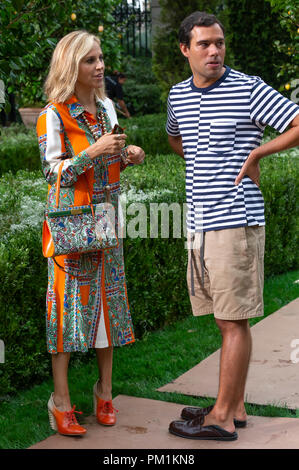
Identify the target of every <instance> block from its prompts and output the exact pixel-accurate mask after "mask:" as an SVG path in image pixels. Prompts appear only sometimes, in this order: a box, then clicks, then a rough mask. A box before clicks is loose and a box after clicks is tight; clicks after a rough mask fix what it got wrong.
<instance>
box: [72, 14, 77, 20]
mask: <svg viewBox="0 0 299 470" xmlns="http://www.w3.org/2000/svg"><path fill="white" fill-rule="evenodd" d="M76 18H77V15H76V13H72V14H71V20H72V21H75V19H76Z"/></svg>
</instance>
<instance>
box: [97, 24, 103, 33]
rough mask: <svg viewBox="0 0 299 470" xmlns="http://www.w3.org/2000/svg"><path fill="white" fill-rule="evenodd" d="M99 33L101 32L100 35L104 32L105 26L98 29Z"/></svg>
mask: <svg viewBox="0 0 299 470" xmlns="http://www.w3.org/2000/svg"><path fill="white" fill-rule="evenodd" d="M98 31H99V33H102V32H103V31H104V26H103V25H100V26H99V27H98Z"/></svg>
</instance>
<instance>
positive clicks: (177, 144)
mask: <svg viewBox="0 0 299 470" xmlns="http://www.w3.org/2000/svg"><path fill="white" fill-rule="evenodd" d="M168 142H169V145H170V147H171V148H172V149H173V150H174V152H175V153H177V154H178V155H179V156H180V157H182V158H184V159H185V157H184V150H183V144H182V137H181V136H180V135H179V136H172V135H169V134H168Z"/></svg>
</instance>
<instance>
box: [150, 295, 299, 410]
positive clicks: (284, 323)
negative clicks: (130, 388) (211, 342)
mask: <svg viewBox="0 0 299 470" xmlns="http://www.w3.org/2000/svg"><path fill="white" fill-rule="evenodd" d="M251 333H252V339H253V352H252V357H251V362H250V367H249V372H248V379H247V385H246V392H245V396H246V402H248V403H256V404H260V405H267V404H273V405H275V406H286V407H287V408H290V409H295V408H299V349H298V347H299V298H298V299H296V300H294V301H293V302H290V303H289V304H287V305H286V306H284V307H282V308H281V309H279V310H278V311H277V312H275V313H273V314H271V315H269V316H268V317H266V318H265V319H263V320H261V321H260V322H259V323H257V324H256V325H254V326H253V327H252V328H251ZM296 339H298V342H297V346H296V345H295V346H293V347H291V342H292V341H293V340H296ZM296 348H297V350H298V353H297V354H296ZM292 352H293V355H294V356H295V360H298V362H297V363H294V362H292V360H291V359H292V358H291V353H292ZM219 358H220V350H218V351H216V352H215V353H213V354H211V355H210V356H209V357H208V358H206V359H204V360H203V361H201V362H200V363H199V364H197V365H196V366H195V367H193V368H192V369H190V370H189V371H188V372H186V373H185V374H183V375H181V376H180V377H178V378H177V379H175V380H174V381H173V382H171V383H169V384H167V385H165V386H163V387H161V388H159V389H158V390H159V391H160V392H177V393H183V394H186V395H194V396H201V397H215V398H216V397H217V393H218V373H219Z"/></svg>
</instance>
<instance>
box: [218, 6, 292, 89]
mask: <svg viewBox="0 0 299 470" xmlns="http://www.w3.org/2000/svg"><path fill="white" fill-rule="evenodd" d="M226 6H227V9H228V19H229V29H230V32H231V34H232V35H231V42H230V47H231V48H232V51H233V53H234V55H235V62H236V67H237V68H238V70H241V71H242V72H244V73H248V74H249V75H258V76H260V77H261V78H262V79H263V80H265V81H266V82H267V83H269V85H271V86H273V87H274V88H279V85H280V84H281V80H280V79H277V77H276V74H277V72H278V70H279V69H280V68H281V66H282V65H283V64H284V63H285V62H288V61H289V57H288V55H287V54H285V53H283V52H279V51H278V50H277V47H276V46H275V41H277V40H281V41H282V42H286V43H288V42H289V34H288V32H287V31H286V30H284V29H283V28H282V26H281V24H280V18H279V15H278V13H276V12H274V11H273V10H272V9H271V5H270V4H269V2H268V1H265V0H227V1H226ZM249 38H250V39H249ZM265 44H267V47H265ZM275 70H276V73H275ZM273 72H274V73H273ZM290 78H292V77H290Z"/></svg>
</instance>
